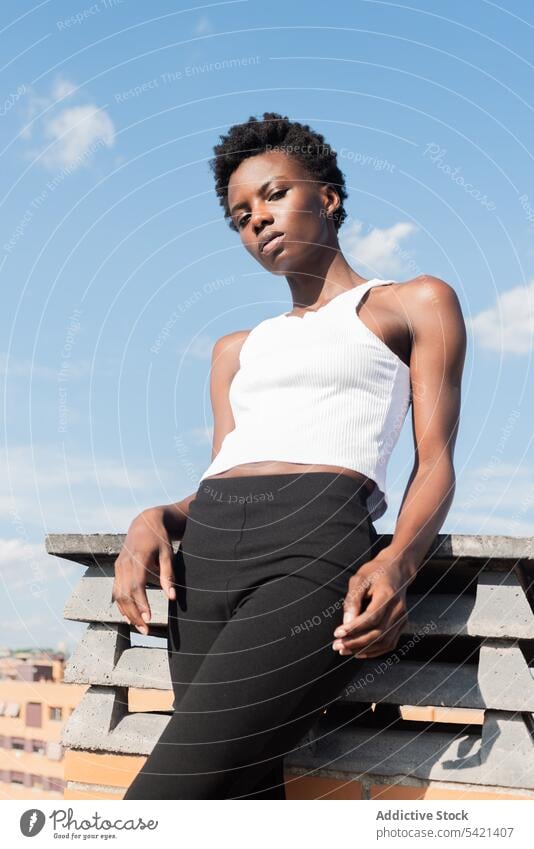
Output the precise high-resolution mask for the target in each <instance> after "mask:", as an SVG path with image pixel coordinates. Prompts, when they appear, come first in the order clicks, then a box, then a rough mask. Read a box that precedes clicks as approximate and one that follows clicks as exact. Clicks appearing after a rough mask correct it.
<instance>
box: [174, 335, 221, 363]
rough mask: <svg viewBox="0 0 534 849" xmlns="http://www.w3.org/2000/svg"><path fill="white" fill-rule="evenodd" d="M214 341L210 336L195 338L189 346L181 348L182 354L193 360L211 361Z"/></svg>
mask: <svg viewBox="0 0 534 849" xmlns="http://www.w3.org/2000/svg"><path fill="white" fill-rule="evenodd" d="M214 344H215V340H214V339H212V338H211V336H207V335H203V336H197V337H196V339H194V340H193V341H192V342H191V343H190V344H188V345H187V346H183V347H182V351H183V353H184V354H185V355H186V356H188V357H193V358H194V359H195V360H211V353H212V350H213V345H214Z"/></svg>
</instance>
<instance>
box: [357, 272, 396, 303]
mask: <svg viewBox="0 0 534 849" xmlns="http://www.w3.org/2000/svg"><path fill="white" fill-rule="evenodd" d="M390 283H396V280H382V278H381V277H373V279H372V280H368V281H367V282H366V283H361V284H360V285H359V286H355V287H354V289H350V290H349V291H350V292H352V297H351V299H350V301H351V304H352V306H353V307H356V306H358V304H359V303H360V301H361V299H362V298H363V296H364V295H365V293H366V292H368V291H369V289H372V288H373V286H386V285H388V284H390Z"/></svg>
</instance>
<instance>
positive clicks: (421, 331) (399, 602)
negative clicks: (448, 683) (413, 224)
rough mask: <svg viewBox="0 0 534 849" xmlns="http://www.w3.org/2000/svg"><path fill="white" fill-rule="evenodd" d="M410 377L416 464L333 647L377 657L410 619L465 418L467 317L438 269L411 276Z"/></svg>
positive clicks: (353, 582)
mask: <svg viewBox="0 0 534 849" xmlns="http://www.w3.org/2000/svg"><path fill="white" fill-rule="evenodd" d="M404 297H405V299H406V300H405V309H406V314H407V315H408V318H409V322H410V325H411V331H412V352H411V357H410V378H411V383H412V416H413V429H414V441H415V464H414V468H413V471H412V474H411V476H410V480H409V482H408V486H407V489H406V492H405V494H404V498H403V501H402V505H401V508H400V511H399V515H398V517H397V524H396V527H395V532H394V534H393V536H392V539H391V542H390V544H389V545H388V546H385V547H384V548H382V549H381V550H380V551H379V552H378V554H377V555H376V556H375V557H374V558H373V559H372V560H370V561H369V562H368V563H366V564H364V565H363V566H362V567H360V568H359V569H358V571H357V572H356V574H355V575H353V576H352V577H351V578H350V580H349V590H348V593H347V596H346V598H345V600H344V616H343V625H340V626H339V627H338V628H336V629H335V631H334V637H335V639H334V643H333V646H332V647H333V648H334V649H335V650H337V651H339V652H340V654H342V655H344V654H347V655H348V654H353V655H354V656H355V657H357V658H373V657H379V656H380V655H382V654H384V653H385V652H388V651H391V650H392V649H394V648H395V646H396V645H397V642H398V640H399V637H400V635H401V633H402V631H403V628H404V626H405V623H406V620H407V606H406V592H407V588H408V585H409V584H410V583H411V581H413V579H414V578H415V576H416V574H417V570H418V568H419V566H420V565H421V564H422V562H423V561H424V558H425V555H426V554H427V552H428V551H429V549H430V546H431V545H432V542H433V541H434V539H435V537H436V536H437V534H438V531H439V529H440V528H441V526H442V524H443V522H444V520H445V517H446V516H447V513H448V511H449V508H450V505H451V502H452V500H453V497H454V490H455V474H454V467H453V454H454V446H455V442H456V436H457V433H458V425H459V419H460V396H461V381H462V371H463V365H464V359H465V351H466V331H465V324H464V320H463V316H462V312H461V308H460V304H459V301H458V298H457V296H456V292H455V291H454V289H452V287H451V286H449V285H448V284H447V283H445V282H444V281H443V280H440V279H439V278H437V277H430V276H426V275H423V276H421V277H418V278H416V279H415V280H413V281H410V283H409V291H408V289H407V290H406V291H405V294H404Z"/></svg>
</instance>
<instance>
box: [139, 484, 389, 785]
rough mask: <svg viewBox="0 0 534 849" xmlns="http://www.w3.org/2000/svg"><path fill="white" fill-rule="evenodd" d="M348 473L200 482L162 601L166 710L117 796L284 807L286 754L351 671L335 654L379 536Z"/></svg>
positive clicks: (355, 667) (354, 667) (355, 665)
mask: <svg viewBox="0 0 534 849" xmlns="http://www.w3.org/2000/svg"><path fill="white" fill-rule="evenodd" d="M366 496H367V492H366V490H365V489H364V488H363V487H362V485H361V482H360V481H358V480H355V479H354V478H351V477H350V476H349V475H344V474H337V473H333V472H308V473H303V474H299V473H295V474H277V475H254V476H252V477H249V476H240V477H238V476H235V477H227V478H212V479H209V478H207V479H205V480H203V481H201V482H200V485H199V488H198V491H197V493H196V496H195V498H194V499H193V500H192V501H191V502H190V505H189V517H188V520H187V522H186V529H185V534H184V537H183V539H182V542H181V546H180V550H179V551H178V553H177V555H176V556H175V561H174V570H175V586H176V593H177V599H176V601H171V602H169V639H168V660H169V667H170V671H171V676H172V684H173V690H174V695H175V699H174V704H173V713H172V716H171V718H170V721H169V723H168V725H167V727H166V729H165V731H164V732H163V734H162V735H161V737H160V738H159V740H158V741H157V743H156V744H155V746H154V749H153V750H152V752H151V754H150V755H149V757H148V758H147V760H146V762H145V764H144V765H143V767H142V768H141V770H140V772H139V773H138V775H137V776H136V778H135V779H134V781H133V782H132V784H131V785H130V787H129V789H128V790H127V792H126V795H125V796H124V798H125V799H242V798H245V799H258V798H263V799H284V798H285V790H284V773H283V759H284V757H285V756H286V755H287V754H288V753H289V752H291V751H293V750H295V749H297V748H298V745H299V741H301V738H302V736H303V735H304V733H305V732H306V731H307V730H308V729H309V728H310V727H311V726H313V725H314V724H315V722H316V721H317V719H318V718H319V716H320V714H321V713H322V712H324V710H325V709H326V708H327V707H328V705H329V704H331V703H332V702H333V701H335V700H336V698H338V697H339V695H340V694H341V691H342V690H343V689H344V687H345V686H347V684H348V683H350V681H351V680H352V679H353V678H354V677H355V676H356V675H357V673H358V671H359V668H360V666H361V664H362V663H363V660H359V659H356V658H354V657H352V656H350V655H348V656H341V655H340V654H339V653H338V652H337V651H334V650H333V649H332V643H333V641H334V630H335V629H336V628H337V626H338V625H339V624H341V622H342V620H343V599H344V598H345V595H346V593H347V590H348V581H349V578H350V577H351V575H353V574H354V572H355V571H356V570H357V569H358V568H359V567H360V566H361V565H363V564H364V563H366V562H368V561H369V560H370V559H371V557H372V556H373V554H372V548H373V546H374V543H375V542H376V540H377V538H378V535H377V533H376V530H375V528H374V526H373V523H372V521H371V519H370V517H369V514H368V512H367V508H366Z"/></svg>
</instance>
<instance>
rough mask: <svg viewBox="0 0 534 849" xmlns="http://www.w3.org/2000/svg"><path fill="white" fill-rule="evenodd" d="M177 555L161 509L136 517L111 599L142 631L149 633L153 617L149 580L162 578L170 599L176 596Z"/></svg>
mask: <svg viewBox="0 0 534 849" xmlns="http://www.w3.org/2000/svg"><path fill="white" fill-rule="evenodd" d="M173 555H174V551H173V547H172V540H171V538H170V537H169V534H168V532H167V529H166V527H165V525H164V522H163V513H162V511H161V509H160V508H158V507H154V508H149V509H148V510H144V511H143V512H142V513H140V514H139V516H136V518H135V519H134V520H133V522H132V524H131V525H130V528H129V530H128V533H127V534H126V538H125V540H124V542H123V544H122V548H121V550H120V553H119V556H118V557H117V559H116V560H115V564H114V566H115V580H114V581H113V590H112V594H111V599H112V601H115V602H116V604H117V607H118V608H119V610H120V612H121V613H122V615H123V616H125V617H126V619H127V620H128V622H129V623H130V624H131V625H135V627H136V628H138V630H139V631H140V632H141V633H142V634H148V627H147V624H146V623H147V622H149V621H150V618H151V611H150V605H149V603H148V599H147V595H146V589H145V587H146V583H147V581H148V580H150V581H151V582H155V579H157V578H158V577H159V582H160V585H161V588H162V590H163V592H164V593H165V595H166V596H167V598H168V599H170V600H174V599H175V598H176V591H175V589H174V586H173V579H174V573H173V568H172V559H173Z"/></svg>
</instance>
